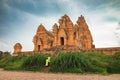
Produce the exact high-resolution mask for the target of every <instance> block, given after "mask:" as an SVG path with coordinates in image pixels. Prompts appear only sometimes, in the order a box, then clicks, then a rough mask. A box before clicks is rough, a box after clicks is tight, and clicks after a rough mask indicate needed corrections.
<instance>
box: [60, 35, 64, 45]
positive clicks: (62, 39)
mask: <svg viewBox="0 0 120 80" xmlns="http://www.w3.org/2000/svg"><path fill="white" fill-rule="evenodd" d="M60 43H61V45H64V37H61V38H60Z"/></svg>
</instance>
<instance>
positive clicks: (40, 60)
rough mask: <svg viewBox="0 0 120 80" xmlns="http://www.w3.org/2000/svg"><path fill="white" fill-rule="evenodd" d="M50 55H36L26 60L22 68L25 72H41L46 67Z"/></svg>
mask: <svg viewBox="0 0 120 80" xmlns="http://www.w3.org/2000/svg"><path fill="white" fill-rule="evenodd" d="M48 56H49V55H46V54H34V55H32V56H28V57H27V58H25V60H24V62H23V64H22V68H23V69H24V70H32V71H37V70H38V71H41V70H42V69H43V67H44V66H45V61H46V59H47V57H48Z"/></svg>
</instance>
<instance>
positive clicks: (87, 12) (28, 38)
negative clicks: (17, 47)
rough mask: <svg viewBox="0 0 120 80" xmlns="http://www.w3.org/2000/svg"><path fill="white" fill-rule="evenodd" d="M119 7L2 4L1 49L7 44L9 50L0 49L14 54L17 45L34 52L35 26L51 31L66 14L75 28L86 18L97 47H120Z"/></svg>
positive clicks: (100, 1) (72, 1)
mask: <svg viewBox="0 0 120 80" xmlns="http://www.w3.org/2000/svg"><path fill="white" fill-rule="evenodd" d="M119 3H120V1H119V0H90V1H88V0H43V1H41V0H1V1H0V38H1V40H2V42H1V43H3V44H1V46H3V45H4V43H7V45H8V46H9V47H1V48H0V49H3V50H11V51H13V49H12V47H13V45H14V44H15V43H16V42H20V43H21V44H22V45H23V50H24V51H27V50H28V51H29V50H33V43H32V39H33V36H34V35H35V33H36V29H37V27H38V25H39V24H41V23H42V24H43V25H44V26H45V27H46V29H48V30H51V29H52V26H53V24H54V23H57V22H58V19H59V18H60V17H61V16H63V15H64V14H65V13H66V14H68V15H69V16H70V18H71V20H72V21H73V22H74V24H75V23H76V20H77V18H78V16H80V15H81V14H82V15H83V16H85V19H86V21H87V23H88V25H89V28H90V30H91V33H92V35H93V39H94V43H95V45H96V46H97V47H113V46H114V47H116V46H120V44H119V43H120V42H119V41H120V39H119V35H120V34H119V30H118V28H119V26H120V25H118V22H120V16H119V14H120V11H119V9H120V4H119ZM4 40H5V41H6V42H3V41H4ZM4 46H5V45H4Z"/></svg>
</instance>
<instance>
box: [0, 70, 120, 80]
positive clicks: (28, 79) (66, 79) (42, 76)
mask: <svg viewBox="0 0 120 80" xmlns="http://www.w3.org/2000/svg"><path fill="white" fill-rule="evenodd" d="M0 80H120V74H112V75H106V76H103V75H95V74H87V75H81V74H53V73H39V72H22V71H4V70H2V69H0Z"/></svg>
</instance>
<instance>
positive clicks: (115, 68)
mask: <svg viewBox="0 0 120 80" xmlns="http://www.w3.org/2000/svg"><path fill="white" fill-rule="evenodd" d="M108 63H109V66H108V68H107V70H108V72H109V73H120V52H117V53H115V54H114V55H112V56H110V59H109V61H108Z"/></svg>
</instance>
